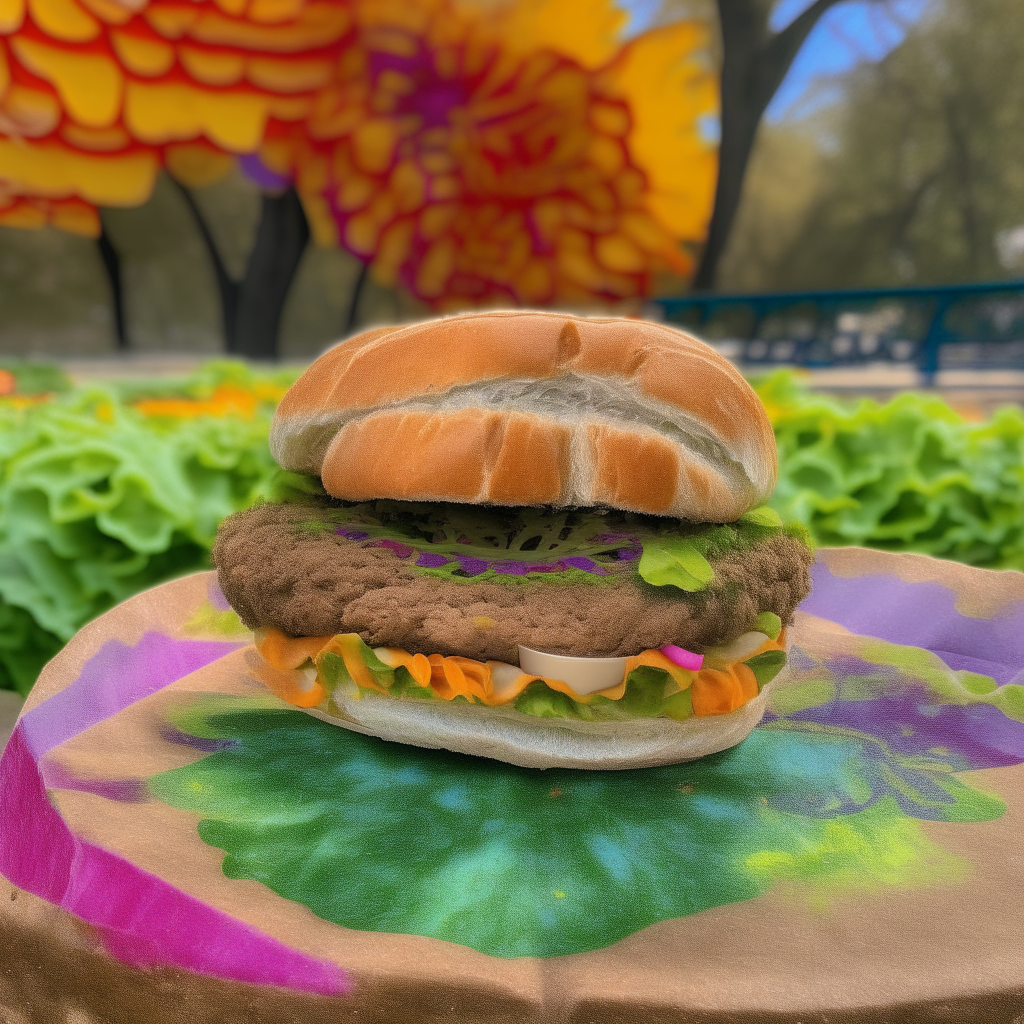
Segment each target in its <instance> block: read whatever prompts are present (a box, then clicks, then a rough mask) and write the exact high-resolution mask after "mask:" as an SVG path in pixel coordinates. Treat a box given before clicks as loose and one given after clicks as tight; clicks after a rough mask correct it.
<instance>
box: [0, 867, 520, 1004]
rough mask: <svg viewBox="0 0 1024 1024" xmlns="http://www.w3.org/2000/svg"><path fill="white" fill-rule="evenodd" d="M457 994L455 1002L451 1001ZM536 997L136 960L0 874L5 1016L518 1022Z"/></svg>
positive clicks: (383, 979)
mask: <svg viewBox="0 0 1024 1024" xmlns="http://www.w3.org/2000/svg"><path fill="white" fill-rule="evenodd" d="M453 999H454V1000H456V1002H457V1005H453ZM538 1009H539V1008H538V1006H537V1005H536V999H535V998H533V999H531V998H530V997H529V996H525V997H517V995H516V994H514V993H511V992H500V991H494V989H493V987H489V986H484V985H477V986H474V985H473V984H472V983H470V984H468V985H467V986H466V987H465V989H464V990H463V991H459V992H458V993H457V994H455V993H453V990H452V986H451V985H450V984H449V983H446V981H443V980H440V979H438V980H436V981H425V980H424V979H422V978H416V977H406V976H403V975H402V973H401V971H398V972H394V973H391V974H390V975H384V976H382V975H380V974H379V973H378V972H370V971H368V972H365V973H364V974H363V975H362V977H360V978H357V979H356V984H355V987H354V991H353V992H352V993H351V994H350V995H347V996H318V995H310V994H308V993H304V992H293V991H291V990H288V989H282V988H276V987H274V986H272V985H250V984H245V983H243V982H237V981H225V980H223V979H221V978H211V977H208V976H206V975H203V974H196V973H194V972H191V971H183V970H179V969H177V968H171V967H159V968H155V969H150V970H140V969H138V968H135V967H131V966H129V965H128V964H125V963H122V962H121V961H120V960H115V959H114V958H113V957H112V956H110V954H109V953H107V952H106V951H105V950H104V949H103V947H102V946H101V944H100V942H99V941H98V940H97V938H96V937H95V935H94V934H93V930H92V929H91V928H90V927H89V925H87V924H85V923H83V922H82V921H80V920H79V919H78V918H76V917H73V916H72V915H71V914H68V913H66V912H65V911H63V910H61V909H60V908H58V907H55V906H53V905H51V904H49V903H46V902H45V901H44V900H41V899H39V897H37V896H33V895H32V894H31V893H28V892H24V891H23V890H21V889H19V888H18V887H17V886H15V885H12V884H11V883H10V882H8V881H7V880H6V879H4V878H3V876H0V1024H314V1022H315V1024H435V1022H436V1024H440V1022H442V1021H444V1022H451V1024H522V1022H524V1021H535V1020H538Z"/></svg>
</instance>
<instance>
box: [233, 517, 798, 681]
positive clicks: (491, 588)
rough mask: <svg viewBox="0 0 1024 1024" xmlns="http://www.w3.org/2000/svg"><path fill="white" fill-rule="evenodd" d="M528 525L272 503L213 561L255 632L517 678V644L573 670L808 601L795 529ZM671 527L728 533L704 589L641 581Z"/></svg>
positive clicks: (643, 520) (741, 625)
mask: <svg viewBox="0 0 1024 1024" xmlns="http://www.w3.org/2000/svg"><path fill="white" fill-rule="evenodd" d="M434 509H440V510H441V513H439V514H438V513H435V512H434V511H433V510H434ZM453 509H454V511H453ZM520 511H521V512H524V513H525V514H526V516H527V520H526V525H525V526H524V524H523V521H522V520H519V521H517V520H516V519H515V516H516V514H517V513H516V511H515V510H511V511H510V510H507V509H502V510H495V509H488V508H478V507H475V506H442V505H438V506H428V505H420V504H414V503H401V502H368V503H365V504H364V505H357V506H345V505H341V504H340V503H337V502H330V501H323V502H320V503H311V504H293V503H288V504H263V505H258V506H256V507H254V508H251V509H248V510H247V511H244V512H239V513H237V514H235V515H233V516H230V517H229V518H228V519H226V520H225V521H224V522H223V523H222V524H221V528H220V532H219V533H218V537H217V543H216V545H215V547H214V552H213V558H214V563H215V565H216V567H217V570H218V578H219V581H220V586H221V589H222V590H223V592H224V595H225V597H226V598H227V600H228V601H229V603H230V604H231V606H232V607H233V608H234V609H235V610H236V611H237V612H238V614H239V616H240V617H241V619H242V621H243V622H244V623H245V624H246V625H247V626H249V627H250V628H252V629H256V628H260V627H263V628H267V627H274V628H277V629H280V630H282V631H283V632H285V633H287V634H289V635H291V636H330V635H333V634H336V633H358V634H359V635H360V637H362V639H363V640H364V641H365V642H366V643H367V644H369V645H370V646H371V647H398V648H402V649H404V650H407V651H410V652H419V653H424V654H443V655H445V656H452V655H461V656H464V657H468V658H474V659H477V660H482V661H487V660H495V661H505V662H509V663H513V664H515V663H517V662H518V650H517V647H518V645H519V644H523V645H525V646H527V647H532V648H535V649H538V650H543V651H549V652H551V653H554V654H562V655H569V656H572V657H628V656H632V655H636V654H639V653H640V652H641V651H644V650H649V649H652V648H657V647H661V646H662V645H664V644H667V643H673V644H678V645H679V646H681V647H684V648H686V649H688V650H694V651H697V652H701V651H703V650H704V649H705V648H706V647H708V646H713V645H716V644H722V643H726V642H728V641H729V640H731V639H733V638H734V637H736V636H738V635H739V634H741V633H744V632H746V631H747V630H749V629H751V628H752V626H753V622H754V619H755V618H756V617H757V615H758V614H759V613H761V612H766V611H767V612H774V613H775V614H776V615H778V616H779V618H780V619H781V620H782V622H783V623H786V622H789V621H790V619H791V617H792V614H793V611H794V609H795V608H796V606H797V605H798V604H799V602H800V601H801V600H803V598H804V597H805V596H806V595H807V593H808V592H809V590H810V572H809V570H810V565H811V562H812V561H813V555H812V553H811V551H810V550H809V549H808V547H807V545H806V543H805V542H804V541H803V540H801V539H800V538H799V537H797V536H790V535H788V534H787V533H786V532H785V531H783V530H775V531H768V530H752V531H748V532H747V533H746V534H741V533H738V532H736V530H735V529H734V527H735V524H730V526H729V528H727V529H726V530H725V531H724V532H723V528H722V527H707V526H706V524H702V525H700V526H698V525H694V524H680V523H678V522H673V521H666V520H656V519H653V518H651V517H644V516H635V515H629V514H621V513H601V514H600V515H601V518H595V515H594V510H587V511H585V512H579V513H572V512H570V513H566V512H564V511H562V512H559V513H557V514H556V513H550V516H549V520H550V524H549V523H548V521H545V520H543V518H537V513H538V510H520ZM407 513H408V514H407ZM439 515H440V518H439ZM531 516H532V517H533V518H530V517H531ZM574 516H575V519H574V518H573V517H574ZM439 523H440V524H441V525H440V526H438V524H439ZM453 523H454V529H453V528H452V526H453ZM531 523H533V524H536V523H541V525H540V526H538V527H536V531H537V536H535V537H526V539H525V541H524V539H523V538H524V537H525V536H526V535H527V534H530V533H531V532H534V526H531ZM595 523H596V524H597V525H595ZM467 524H468V525H467ZM551 524H553V525H551ZM506 526H507V527H508V528H507V529H506ZM435 529H436V530H437V531H439V532H435ZM665 529H668V530H673V529H676V530H678V529H684V530H685V529H690V530H691V531H694V532H696V531H700V530H706V529H715V530H718V531H719V532H718V534H716V535H715V536H716V538H717V542H716V543H715V544H713V545H711V548H710V549H709V551H708V555H707V558H708V562H709V563H710V565H711V567H712V569H713V570H714V579H713V580H712V581H711V582H710V583H709V584H708V585H707V586H706V587H705V588H704V589H701V590H698V591H696V592H693V593H690V592H686V591H684V590H680V589H679V588H677V587H674V586H660V587H656V586H652V585H650V584H649V583H647V582H645V581H644V580H643V579H642V578H641V577H640V575H639V572H638V569H637V566H638V559H639V553H640V549H641V547H642V543H643V539H644V536H645V535H646V536H651V535H652V534H653V533H656V532H657V531H659V530H665ZM730 530H731V531H732V532H730ZM466 534H469V536H467V535H466ZM723 537H724V538H725V542H723V541H722V538H723ZM730 537H732V540H731V541H730V540H729V538H730ZM579 538H583V540H584V541H585V543H583V544H579V543H577V541H578V539H579ZM438 539H440V540H442V541H454V543H448V544H443V543H442V544H438V543H437V541H438ZM531 544H533V545H534V546H533V547H531ZM462 551H465V552H467V554H466V555H463V554H462V553H461V552H462ZM581 551H583V552H585V554H579V552H581ZM439 552H441V553H439ZM531 559H533V561H531Z"/></svg>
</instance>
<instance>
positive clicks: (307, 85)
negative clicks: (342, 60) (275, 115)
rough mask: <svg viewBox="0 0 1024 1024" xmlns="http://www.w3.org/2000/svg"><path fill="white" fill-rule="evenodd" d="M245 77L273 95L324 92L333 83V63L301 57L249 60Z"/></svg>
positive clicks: (254, 58) (256, 58) (252, 58)
mask: <svg viewBox="0 0 1024 1024" xmlns="http://www.w3.org/2000/svg"><path fill="white" fill-rule="evenodd" d="M247 69H248V70H247V74H246V77H247V78H248V79H249V81H250V82H252V84H253V85H256V86H259V88H261V89H268V90H269V91H270V92H284V93H289V92H307V91H310V90H313V89H322V88H323V87H324V86H325V85H327V84H328V82H330V80H331V74H332V72H333V67H332V65H331V62H330V61H327V60H315V59H313V58H310V57H302V58H300V59H298V60H284V59H282V58H280V57H250V58H249V61H248V64H247Z"/></svg>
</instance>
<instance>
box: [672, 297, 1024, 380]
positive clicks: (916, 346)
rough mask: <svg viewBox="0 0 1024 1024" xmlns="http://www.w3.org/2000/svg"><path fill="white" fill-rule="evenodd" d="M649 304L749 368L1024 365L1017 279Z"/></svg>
mask: <svg viewBox="0 0 1024 1024" xmlns="http://www.w3.org/2000/svg"><path fill="white" fill-rule="evenodd" d="M652 306H653V307H655V308H654V310H652V312H654V313H655V315H658V314H659V312H660V315H661V316H662V317H663V318H664V319H665V320H666V321H668V322H669V323H675V324H678V325H679V326H681V327H686V328H688V329H690V330H692V331H693V332H694V333H696V334H698V335H700V337H702V338H704V339H705V340H707V341H710V342H711V343H713V344H715V343H717V344H718V345H719V346H720V347H722V348H724V349H726V350H727V351H728V354H729V355H730V356H732V357H733V358H734V359H736V361H737V362H739V363H742V364H744V365H752V366H758V365H760V366H772V365H794V364H795V365H800V366H848V365H856V364H864V363H871V362H879V361H881V362H893V363H901V364H904V365H910V366H916V367H917V368H918V369H919V370H920V372H921V375H922V379H923V383H925V384H926V385H931V384H933V383H934V381H935V375H936V373H937V372H938V371H939V370H940V369H944V368H954V367H955V368H963V369H981V368H991V369H1010V368H1013V369H1024V281H993V282H985V283H983V284H960V285H946V286H941V287H935V288H858V289H850V290H847V291H831V292H776V293H764V294H753V295H715V294H695V295H684V296H679V297H675V298H661V299H655V300H653V301H652Z"/></svg>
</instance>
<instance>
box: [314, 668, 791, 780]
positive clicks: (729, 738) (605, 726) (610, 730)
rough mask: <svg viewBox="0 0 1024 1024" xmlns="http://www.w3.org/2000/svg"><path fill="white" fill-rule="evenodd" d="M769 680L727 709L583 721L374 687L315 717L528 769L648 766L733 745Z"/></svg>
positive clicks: (752, 720) (759, 711)
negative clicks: (679, 717) (404, 696)
mask: <svg viewBox="0 0 1024 1024" xmlns="http://www.w3.org/2000/svg"><path fill="white" fill-rule="evenodd" d="M770 689H771V684H769V685H767V686H765V687H764V689H763V690H762V691H761V692H760V693H759V694H758V695H757V697H755V698H754V699H753V700H752V701H750V702H749V703H747V704H744V705H743V707H741V708H737V709H736V710H735V711H732V712H730V713H729V714H726V715H712V716H704V717H700V718H687V719H686V720H684V721H681V722H678V721H675V720H674V719H671V718H637V719H633V720H632V721H628V722H581V721H575V720H567V719H550V718H536V717H534V716H533V715H524V714H523V713H522V712H521V711H516V710H515V709H513V708H508V707H489V708H481V707H473V706H470V705H467V704H449V703H447V702H446V703H442V702H440V701H423V700H400V699H396V698H394V697H387V696H383V695H379V694H376V693H372V692H370V693H364V694H363V695H362V696H361V697H359V698H358V699H357V698H354V697H346V696H342V695H341V694H336V695H335V697H334V700H333V704H334V706H335V707H337V708H338V709H339V711H340V712H341V714H339V715H329V714H327V713H326V712H324V711H321V710H319V709H318V708H306V709H304V710H306V712H307V714H310V715H314V716H315V717H317V718H320V719H323V721H325V722H330V723H331V724H332V725H341V726H344V727H345V728H346V729H351V730H353V731H354V732H361V733H365V734H366V735H368V736H379V737H380V738H381V739H384V740H393V741H394V742H397V743H410V744H412V745H413V746H417V747H429V748H431V749H434V750H453V751H455V752H457V753H460V754H474V755H476V756H477V757H491V758H494V759H496V760H498V761H506V762H508V763H509V764H517V765H521V766H522V767H524V768H589V769H596V770H603V769H612V768H651V767H653V766H655V765H660V764H674V763H676V762H677V761H692V760H693V759H694V758H697V757H704V756H706V755H707V754H714V753H717V752H718V751H720V750H727V749H728V748H729V747H734V746H735V745H736V744H737V743H739V742H740V741H741V740H743V739H744V738H745V737H746V736H747V735H748V734H749V733H750V732H751V730H752V729H753V728H754V726H756V725H757V723H758V722H760V721H761V718H762V716H763V715H764V712H765V708H766V707H767V701H768V691H769V690H770Z"/></svg>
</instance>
